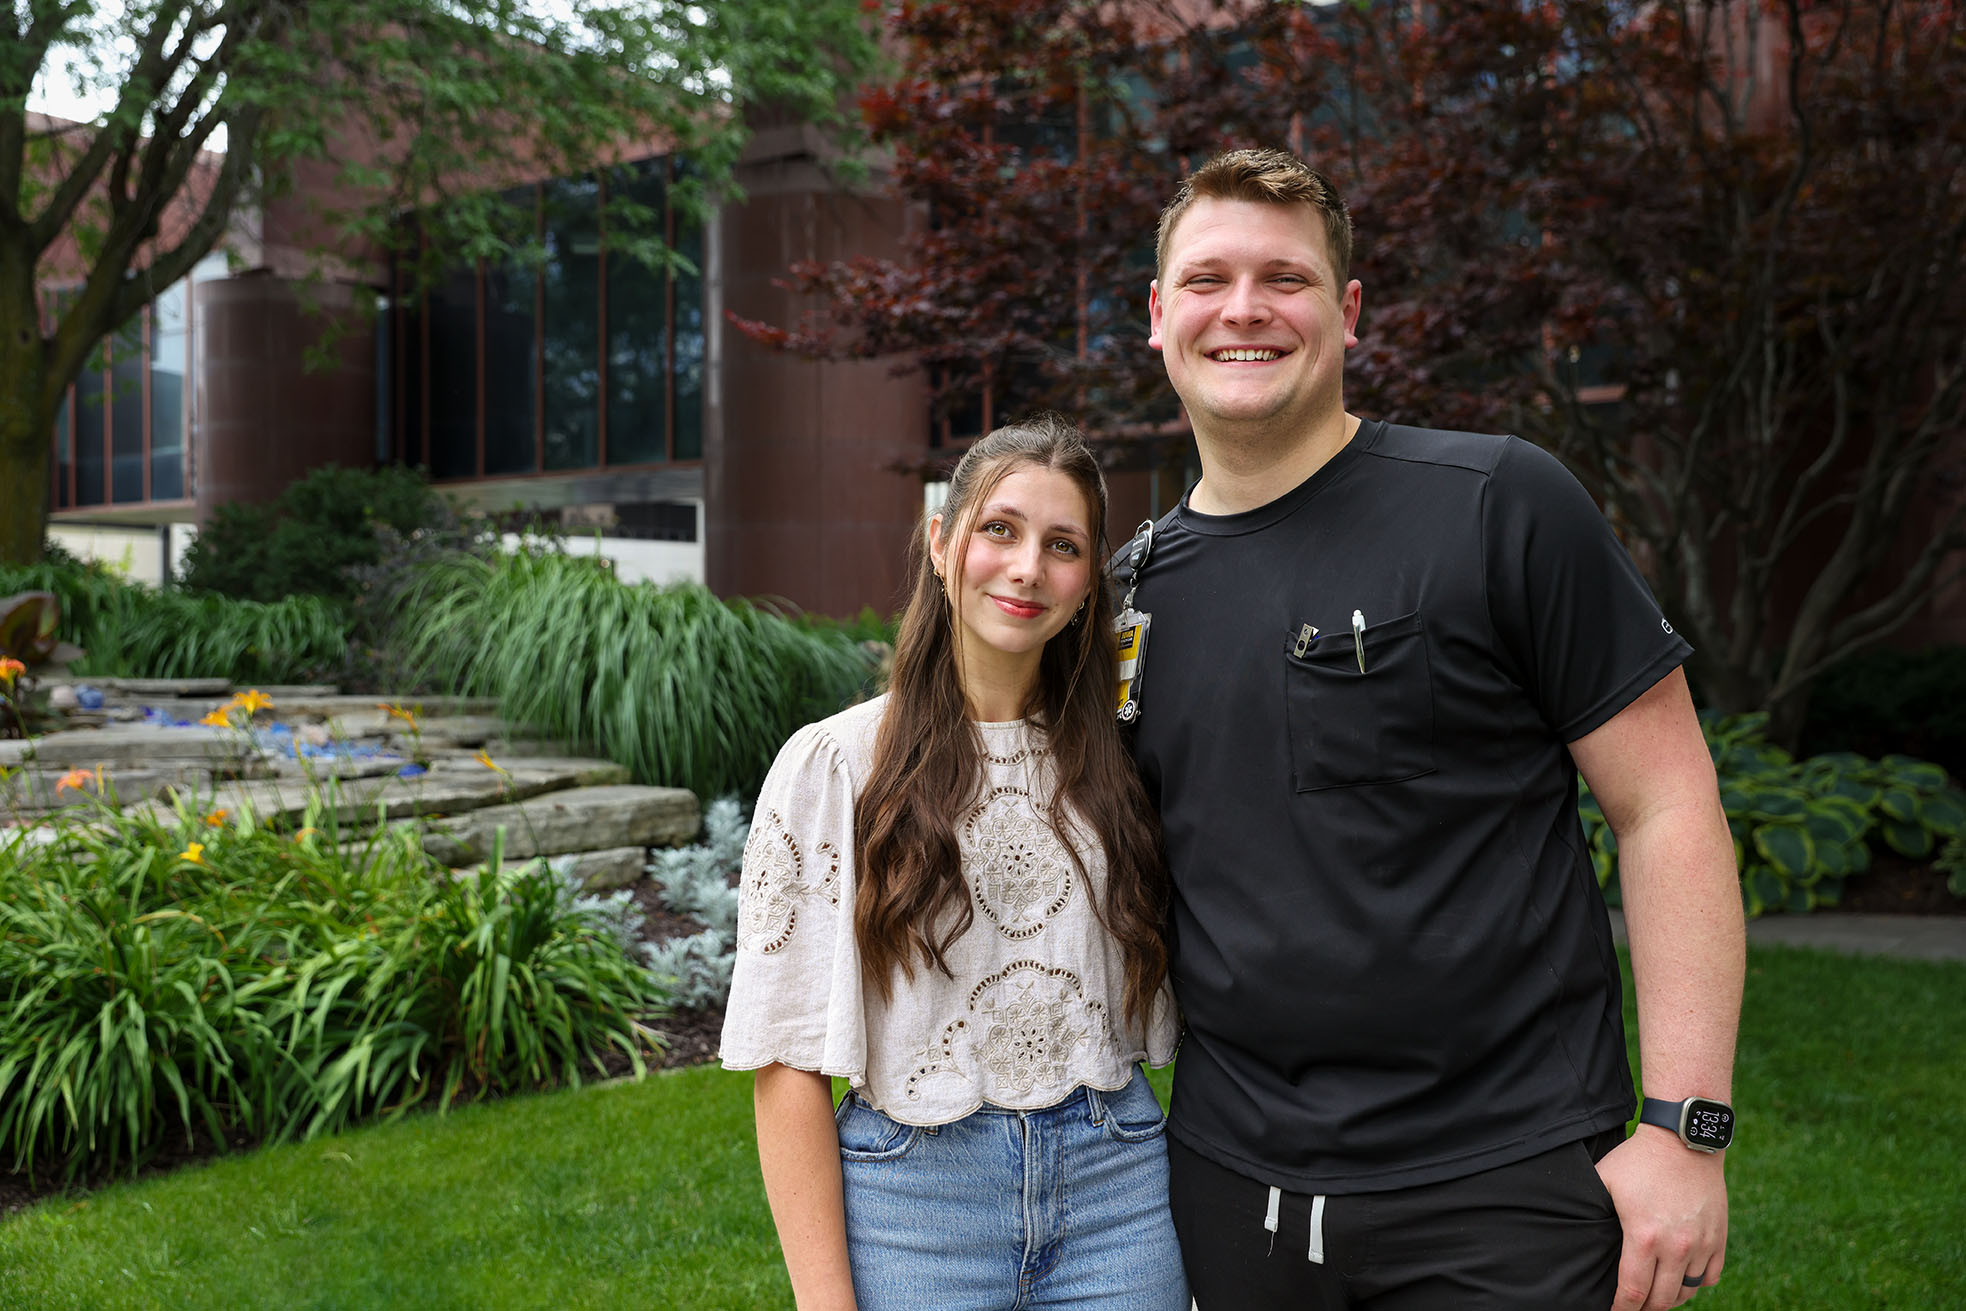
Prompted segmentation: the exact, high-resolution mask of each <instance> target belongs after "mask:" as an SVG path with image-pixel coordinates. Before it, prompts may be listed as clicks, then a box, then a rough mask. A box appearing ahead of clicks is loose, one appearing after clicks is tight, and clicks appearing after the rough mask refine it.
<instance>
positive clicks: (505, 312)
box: [485, 264, 539, 476]
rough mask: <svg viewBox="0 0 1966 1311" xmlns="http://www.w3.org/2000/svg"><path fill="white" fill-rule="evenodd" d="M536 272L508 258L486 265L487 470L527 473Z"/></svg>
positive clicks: (530, 459) (530, 453) (531, 465)
mask: <svg viewBox="0 0 1966 1311" xmlns="http://www.w3.org/2000/svg"><path fill="white" fill-rule="evenodd" d="M538 290H539V280H538V275H537V274H536V273H535V272H534V271H533V270H532V269H529V268H526V267H524V266H522V265H517V264H512V265H505V266H501V267H498V268H488V269H486V270H485V473H486V475H487V476H490V475H492V474H506V473H531V472H532V471H533V468H534V451H533V368H534V357H533V346H534V336H533V329H534V326H535V322H536V318H537V316H536V315H535V314H534V312H533V311H534V306H535V300H536V297H537V294H538Z"/></svg>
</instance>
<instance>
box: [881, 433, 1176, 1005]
mask: <svg viewBox="0 0 1966 1311" xmlns="http://www.w3.org/2000/svg"><path fill="white" fill-rule="evenodd" d="M1032 466H1035V467H1038V468H1043V469H1053V470H1056V471H1058V472H1060V473H1063V474H1066V475H1067V476H1069V477H1070V478H1071V479H1072V480H1073V481H1074V482H1075V483H1077V484H1078V486H1079V488H1080V489H1081V490H1082V491H1083V492H1084V493H1085V500H1086V507H1087V509H1088V510H1090V511H1092V516H1091V517H1092V523H1091V524H1090V525H1088V526H1089V527H1090V528H1091V529H1092V542H1091V547H1092V550H1093V551H1094V552H1095V554H1096V555H1101V556H1103V552H1104V550H1105V541H1106V480H1105V478H1104V477H1103V476H1102V475H1101V474H1100V472H1099V464H1098V461H1097V460H1096V459H1095V458H1094V457H1093V455H1092V452H1091V451H1090V450H1089V449H1088V448H1087V447H1086V444H1085V441H1084V439H1083V438H1082V437H1081V436H1080V435H1079V432H1078V430H1077V429H1076V428H1075V427H1073V426H1072V425H1071V423H1069V422H1068V421H1066V420H1065V419H1062V418H1060V417H1058V416H1056V415H1049V414H1043V415H1037V416H1035V417H1033V418H1030V419H1027V420H1024V421H1022V422H1019V423H1014V424H1011V425H1009V426H1007V427H1003V428H999V429H997V430H996V431H995V432H993V433H991V434H990V435H989V436H987V437H985V438H983V439H982V440H981V441H979V442H977V443H976V444H975V445H974V446H972V447H971V448H970V449H969V451H968V453H967V454H965V455H964V456H963V458H962V461H961V462H960V463H959V464H957V466H956V469H955V472H954V473H953V474H952V475H951V476H950V479H949V495H948V499H947V500H946V501H945V502H944V503H943V505H942V509H941V511H940V513H941V515H942V525H943V540H944V541H946V542H947V543H948V544H949V549H948V551H947V553H946V555H945V559H946V561H947V564H948V568H949V571H950V574H951V578H950V587H951V589H952V590H954V591H955V593H956V595H958V596H960V595H961V590H960V588H961V581H960V571H961V567H962V559H963V556H964V555H965V554H966V552H967V549H968V538H969V533H970V531H971V529H972V528H973V527H974V525H975V518H976V509H977V507H978V506H980V505H982V504H983V503H984V502H985V501H986V500H987V499H988V497H989V495H990V493H991V491H992V490H993V489H994V488H995V487H996V485H997V484H998V483H999V482H1001V481H1002V480H1003V478H1004V477H1005V475H1007V474H1009V473H1012V472H1014V471H1016V470H1018V469H1021V468H1025V467H1032ZM926 527H927V524H926V516H924V521H923V524H922V526H921V529H920V530H919V531H917V532H916V534H915V542H914V547H913V550H912V551H911V553H910V565H911V569H912V571H913V574H914V585H913V590H912V592H911V595H910V597H909V601H908V606H907V609H906V610H904V611H903V612H902V616H901V628H900V633H899V635H898V637H897V639H896V642H895V651H894V676H893V679H892V681H891V682H890V683H889V686H888V703H887V710H886V713H885V714H884V715H883V716H882V718H881V727H880V732H879V734H878V736H877V737H876V738H875V744H874V764H873V769H872V772H871V773H870V774H869V776H868V780H867V786H866V788H865V789H864V790H863V791H862V792H861V794H860V797H859V799H858V803H857V805H856V806H855V807H854V815H855V829H856V832H855V834H854V841H855V846H856V849H857V851H856V854H857V857H858V858H857V860H856V866H857V871H858V872H857V878H858V882H859V892H858V894H857V897H856V900H855V903H854V912H853V921H854V932H855V934H856V936H857V938H858V940H859V945H860V957H861V962H862V967H863V969H864V970H865V973H866V977H867V980H868V982H870V983H871V984H872V985H873V986H874V988H875V989H876V990H877V991H878V992H879V993H880V995H881V997H882V998H883V999H884V1000H885V999H891V998H892V997H893V990H894V974H895V971H896V970H897V969H898V970H899V971H900V972H901V973H902V974H903V975H905V976H906V977H907V978H909V979H911V980H912V979H913V978H914V977H915V969H916V968H917V967H918V966H926V967H929V968H933V969H939V970H941V971H942V972H943V973H944V974H948V973H949V966H948V962H947V960H946V959H945V953H946V952H947V951H948V950H949V947H950V945H951V944H952V943H954V942H955V940H956V939H957V938H959V937H961V936H962V935H963V933H965V932H966V931H967V930H968V929H969V927H970V925H971V923H972V922H973V921H974V919H975V910H974V908H973V907H972V905H971V901H970V893H969V886H968V884H967V883H966V882H965V881H964V879H963V873H962V856H961V851H960V849H959V847H958V845H957V841H956V824H957V821H958V820H959V819H960V817H961V815H962V813H963V812H964V811H966V810H967V809H968V808H969V807H970V806H972V805H973V804H975V801H976V798H977V797H978V796H979V795H980V793H981V789H982V780H983V762H982V756H983V738H982V735H981V734H980V733H979V732H978V731H977V730H976V728H975V726H974V725H972V724H971V723H970V718H969V709H968V704H967V702H966V701H965V699H964V697H963V689H962V682H961V679H960V678H959V677H958V674H957V670H958V663H957V661H958V651H957V644H958V643H959V642H960V641H961V637H960V634H959V630H958V626H957V622H956V617H955V614H954V611H953V608H952V607H951V605H950V604H949V601H948V599H947V596H946V594H945V593H944V592H943V590H942V583H941V580H940V579H938V578H937V577H936V576H935V570H934V567H933V564H932V562H931V561H930V559H929V554H928V548H927V532H926ZM1098 568H1099V560H1098V559H1095V560H1094V561H1093V569H1094V572H1095V575H1096V574H1097V572H1098ZM1114 678H1115V673H1114V649H1113V631H1112V625H1111V624H1109V623H1108V622H1107V620H1106V606H1105V604H1104V595H1103V588H1095V589H1094V593H1093V596H1092V598H1091V599H1090V600H1089V601H1088V602H1087V603H1086V607H1085V611H1084V612H1083V613H1082V614H1081V615H1080V617H1079V618H1077V619H1075V620H1074V621H1073V622H1071V623H1069V624H1067V625H1066V626H1065V627H1064V628H1063V629H1061V630H1059V632H1058V633H1057V634H1056V635H1055V636H1054V637H1052V639H1051V640H1050V641H1049V642H1047V643H1045V647H1044V651H1043V653H1042V655H1041V656H1040V658H1039V663H1038V680H1037V686H1036V687H1035V688H1034V689H1033V690H1032V694H1031V704H1030V705H1029V706H1028V707H1027V708H1026V710H1025V715H1026V717H1027V718H1029V719H1030V720H1032V721H1033V722H1034V723H1035V724H1036V725H1038V726H1039V727H1041V728H1043V729H1045V730H1046V731H1047V733H1048V735H1049V738H1050V748H1051V760H1052V766H1053V774H1052V777H1053V779H1054V781H1055V784H1056V792H1055V794H1054V795H1053V797H1052V798H1051V803H1050V805H1049V807H1048V808H1047V811H1046V815H1047V818H1048V820H1049V822H1050V824H1051V828H1052V831H1053V832H1054V833H1056V834H1057V835H1058V839H1059V841H1060V842H1061V843H1062V844H1063V845H1064V847H1065V849H1066V851H1068V852H1070V853H1071V858H1072V861H1073V863H1074V865H1075V866H1077V868H1078V874H1079V882H1080V885H1081V886H1087V887H1089V886H1090V885H1089V883H1088V882H1087V880H1086V876H1085V867H1084V864H1083V862H1082V861H1081V860H1080V857H1079V851H1078V848H1079V845H1080V843H1082V842H1083V841H1084V835H1085V834H1087V833H1089V834H1090V835H1091V836H1092V838H1093V839H1094V840H1095V841H1097V842H1098V844H1099V846H1100V848H1101V850H1103V852H1104V853H1105V857H1106V889H1105V896H1104V898H1103V899H1099V898H1095V899H1094V901H1093V910H1094V912H1095V913H1096V914H1097V915H1098V917H1099V921H1100V923H1101V924H1103V925H1104V926H1105V927H1106V930H1107V931H1108V932H1109V933H1111V934H1112V935H1113V937H1114V938H1115V939H1116V940H1117V941H1118V943H1119V946H1120V953H1121V958H1122V960H1123V961H1124V962H1125V966H1126V999H1125V1010H1126V1018H1127V1019H1128V1021H1130V1022H1131V1023H1133V1024H1135V1025H1144V1024H1145V1023H1146V1021H1147V1019H1148V1016H1149V1014H1150V1010H1151V1007H1152V1004H1153V999H1154V993H1155V992H1156V991H1157V990H1158V989H1159V987H1160V984H1161V980H1162V978H1163V977H1165V975H1166V973H1167V946H1166V943H1165V942H1164V941H1163V939H1162V927H1163V922H1164V919H1165V916H1166V910H1167V873H1166V867H1165V864H1164V862H1163V859H1162V854H1161V846H1160V824H1159V821H1158V820H1157V818H1156V817H1155V815H1154V812H1153V809H1152V807H1151V805H1150V804H1149V803H1148V800H1147V793H1146V789H1145V788H1143V787H1142V786H1141V784H1140V779H1139V776H1138V775H1137V774H1136V773H1135V772H1134V768H1133V762H1132V761H1131V760H1130V759H1129V758H1128V757H1127V753H1126V748H1125V746H1124V744H1123V743H1122V742H1121V741H1120V735H1119V730H1118V729H1117V727H1115V725H1114V721H1113V693H1114ZM1074 821H1076V823H1075V822H1074ZM1075 831H1076V836H1075Z"/></svg>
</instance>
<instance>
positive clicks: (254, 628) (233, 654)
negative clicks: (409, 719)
mask: <svg viewBox="0 0 1966 1311" xmlns="http://www.w3.org/2000/svg"><path fill="white" fill-rule="evenodd" d="M19 591H47V592H53V593H54V594H55V595H56V596H57V597H59V598H60V599H61V637H62V639H63V640H64V641H68V642H72V643H74V644H75V645H76V646H78V647H81V648H82V651H83V655H82V657H81V659H79V660H77V661H76V662H75V665H74V666H73V668H74V671H75V672H76V673H78V674H85V675H87V674H94V675H98V676H101V677H121V678H226V679H230V680H231V681H233V682H235V683H300V682H307V681H310V680H312V679H318V678H323V677H330V676H333V675H334V674H335V673H337V671H339V670H340V669H341V667H342V666H343V665H344V664H345V663H346V661H347V657H348V639H347V637H346V635H345V629H346V627H347V619H346V616H345V615H344V614H343V612H342V610H341V609H340V607H339V606H337V605H336V604H335V603H334V602H332V601H329V600H326V599H324V598H322V597H319V596H290V597H285V598H282V599H280V600H277V601H242V600H236V599H233V598H231V597H225V596H218V595H214V594H210V593H193V592H184V591H179V590H177V589H174V588H162V589H158V588H150V587H145V586H142V585H141V584H138V583H132V582H130V581H128V580H127V579H124V578H121V577H119V576H117V575H116V574H114V573H113V572H111V571H109V570H107V569H105V568H103V567H102V566H100V565H85V564H80V563H70V562H60V561H44V562H42V563H40V564H36V565H29V566H26V567H18V568H5V567H0V596H4V595H7V594H8V593H11V592H19Z"/></svg>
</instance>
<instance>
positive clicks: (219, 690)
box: [83, 678, 264, 697]
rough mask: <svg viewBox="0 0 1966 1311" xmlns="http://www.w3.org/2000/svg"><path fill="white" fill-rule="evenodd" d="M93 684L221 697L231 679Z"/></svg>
mask: <svg viewBox="0 0 1966 1311" xmlns="http://www.w3.org/2000/svg"><path fill="white" fill-rule="evenodd" d="M83 681H86V680H83ZM94 685H95V686H96V687H99V688H101V689H102V690H103V691H105V692H121V693H123V694H125V695H126V696H154V697H179V696H183V697H210V696H221V697H222V696H225V695H227V694H229V693H230V692H231V691H232V681H231V680H230V679H226V678H104V679H99V680H97V682H96V683H95V684H94ZM261 690H262V691H263V690H264V689H261Z"/></svg>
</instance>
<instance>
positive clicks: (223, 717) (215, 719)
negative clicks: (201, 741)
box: [198, 706, 232, 728]
mask: <svg viewBox="0 0 1966 1311" xmlns="http://www.w3.org/2000/svg"><path fill="white" fill-rule="evenodd" d="M198 722H199V723H201V724H203V725H204V726H205V727H207V728H224V727H226V726H227V725H228V724H230V723H231V722H232V716H231V715H229V714H227V713H226V710H225V707H223V706H220V707H219V708H218V709H217V710H214V711H212V713H211V714H209V715H206V716H205V717H204V718H203V719H201V720H199V721H198Z"/></svg>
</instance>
